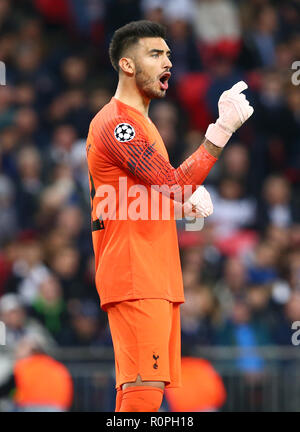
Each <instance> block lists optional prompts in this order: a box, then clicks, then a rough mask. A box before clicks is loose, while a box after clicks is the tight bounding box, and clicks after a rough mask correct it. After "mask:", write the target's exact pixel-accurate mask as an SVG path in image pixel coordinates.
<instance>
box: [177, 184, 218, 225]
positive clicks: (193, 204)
mask: <svg viewBox="0 0 300 432" xmlns="http://www.w3.org/2000/svg"><path fill="white" fill-rule="evenodd" d="M183 208H184V215H185V216H193V217H196V218H200V217H207V216H210V215H211V214H212V212H213V209H214V208H213V203H212V201H211V198H210V194H209V192H208V191H207V190H206V189H205V187H204V186H199V187H198V189H196V191H195V192H194V193H193V195H192V196H191V197H190V198H189V199H188V201H187V202H186V203H184V205H183Z"/></svg>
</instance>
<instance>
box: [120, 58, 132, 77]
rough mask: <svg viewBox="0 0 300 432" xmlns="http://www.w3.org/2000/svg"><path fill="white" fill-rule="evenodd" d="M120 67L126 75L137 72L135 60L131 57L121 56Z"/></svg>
mask: <svg viewBox="0 0 300 432" xmlns="http://www.w3.org/2000/svg"><path fill="white" fill-rule="evenodd" d="M119 67H120V69H121V70H122V71H123V72H124V73H125V74H126V75H130V76H132V75H133V74H134V72H135V66H134V62H133V60H132V59H131V58H129V57H122V58H120V60H119Z"/></svg>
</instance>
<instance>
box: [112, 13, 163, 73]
mask: <svg viewBox="0 0 300 432" xmlns="http://www.w3.org/2000/svg"><path fill="white" fill-rule="evenodd" d="M146 37H160V38H163V39H166V29H165V28H164V27H163V26H162V25H160V24H158V23H156V22H153V21H147V20H140V21H132V22H130V23H128V24H126V25H124V26H123V27H120V28H119V29H118V30H116V31H115V33H114V35H113V37H112V40H111V42H110V44H109V58H110V61H111V64H112V65H113V68H114V69H115V70H116V71H119V60H120V58H121V57H122V55H123V53H124V51H125V50H126V49H127V48H128V47H129V46H131V45H134V44H135V43H137V42H138V41H139V39H141V38H146Z"/></svg>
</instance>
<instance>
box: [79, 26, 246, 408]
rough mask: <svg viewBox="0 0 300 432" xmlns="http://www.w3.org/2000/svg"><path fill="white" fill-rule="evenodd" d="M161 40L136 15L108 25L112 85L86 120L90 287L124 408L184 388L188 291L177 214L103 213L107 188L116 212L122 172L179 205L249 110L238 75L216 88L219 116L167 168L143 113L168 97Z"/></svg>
mask: <svg viewBox="0 0 300 432" xmlns="http://www.w3.org/2000/svg"><path fill="white" fill-rule="evenodd" d="M165 38H166V35H165V30H164V28H163V27H162V26H160V25H159V24H157V23H154V22H150V21H137V22H132V23H129V24H127V25H126V26H124V27H121V28H120V29H118V30H117V31H116V32H115V33H114V35H113V38H112V40H111V43H110V48H109V54H110V59H111V62H112V65H113V67H114V69H115V70H116V71H117V72H118V76H119V81H118V86H117V89H116V93H115V95H114V97H113V98H112V99H111V101H110V102H109V103H108V104H107V105H106V106H104V107H103V108H102V109H101V111H99V113H98V114H97V115H96V116H95V117H94V119H93V120H92V122H91V125H90V129H89V134H88V138H87V159H88V167H89V176H90V190H91V207H92V238H93V247H94V253H95V265H96V286H97V290H98V293H99V296H100V301H101V307H102V308H103V309H104V310H105V311H107V313H108V320H109V325H110V330H111V335H112V340H113V346H114V354H115V370H116V389H117V395H116V411H123V412H126V411H127V412H130V411H136V412H137V411H153V412H155V411H158V410H159V408H160V405H161V402H162V398H163V393H164V389H165V388H167V387H178V386H180V375H181V372H180V361H181V358H180V312H179V307H180V304H181V303H183V302H184V294H183V285H182V275H181V266H180V259H179V249H178V242H177V232H176V223H175V220H174V218H173V219H172V218H169V219H168V220H164V219H163V218H159V219H158V220H153V219H151V218H148V219H147V220H133V219H132V218H130V217H128V218H125V219H122V220H120V219H121V218H119V219H116V218H105V219H104V218H103V211H104V206H103V205H102V204H103V201H105V199H104V200H103V198H104V196H103V195H105V194H103V190H106V191H109V192H111V191H112V190H113V191H114V201H115V204H116V213H118V212H120V209H121V207H124V196H123V195H124V194H122V193H120V183H119V179H120V178H122V179H124V178H125V179H126V187H127V192H128V191H132V190H134V188H136V189H135V190H137V191H138V190H140V189H141V185H143V188H146V191H148V192H149V194H148V197H149V202H148V204H149V208H150V206H151V202H150V201H151V196H152V195H151V187H152V186H153V185H156V186H158V187H160V190H161V191H164V188H166V189H167V188H170V187H171V188H172V191H173V198H174V200H175V201H174V202H176V201H178V202H179V205H181V204H180V199H181V197H182V188H183V187H184V186H186V185H190V186H191V187H192V188H193V189H192V191H193V190H195V188H196V187H197V186H198V185H201V184H202V183H203V181H204V180H205V178H206V176H207V174H208V173H209V171H210V170H211V168H212V167H213V165H214V164H215V162H216V161H217V159H218V157H219V155H220V153H221V151H222V149H223V147H224V146H225V145H226V143H227V142H228V140H229V139H230V137H231V135H232V134H233V133H234V132H235V131H236V130H237V129H238V128H239V127H240V126H242V124H243V123H244V122H245V121H246V120H247V119H248V118H249V117H250V116H251V115H252V113H253V108H252V107H251V106H250V105H249V102H248V101H247V99H246V97H245V95H244V94H243V93H242V92H243V90H245V89H246V88H247V85H246V84H245V83H244V82H243V81H241V82H239V83H237V84H235V85H234V86H233V87H232V88H231V89H230V90H228V91H226V92H224V93H223V94H222V95H221V97H220V100H219V118H218V119H217V121H216V122H215V123H214V124H211V125H210V126H209V127H208V129H207V131H206V134H205V140H204V141H203V143H202V144H201V145H200V146H199V148H198V149H197V150H196V151H195V152H194V153H193V154H192V155H191V156H190V157H189V158H188V159H186V160H185V161H184V162H183V163H182V164H181V165H180V166H179V167H178V168H177V169H175V168H173V167H172V166H171V164H170V163H169V159H168V154H167V151H166V148H165V146H164V143H163V141H162V138H161V136H160V135H159V132H158V130H157V129H156V127H155V125H154V124H153V123H152V121H151V119H150V118H149V116H148V109H149V104H150V101H151V100H152V99H160V98H163V97H165V95H166V92H167V89H168V80H169V78H170V76H171V72H170V70H171V67H172V63H171V59H170V50H169V47H168V45H167V43H166V41H165ZM103 188H104V189H103ZM192 191H191V193H190V196H188V197H187V198H188V199H187V200H186V202H184V203H183V207H182V209H183V212H184V214H185V215H188V216H190V215H196V216H197V217H199V216H202V217H203V216H204V217H205V216H208V215H209V214H210V213H211V212H212V203H211V200H210V197H209V194H208V192H207V191H206V190H205V189H204V187H203V186H202V187H200V188H198V189H197V190H196V192H194V193H193V194H192ZM157 193H158V192H157ZM159 195H160V196H163V194H159ZM128 196H129V198H128V202H127V201H126V203H125V205H127V206H128V210H129V209H130V206H131V205H132V195H130V193H129V194H128ZM105 202H106V203H107V200H106V201H105ZM172 202H173V201H172Z"/></svg>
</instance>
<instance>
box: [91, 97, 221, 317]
mask: <svg viewBox="0 0 300 432" xmlns="http://www.w3.org/2000/svg"><path fill="white" fill-rule="evenodd" d="M86 148H87V160H88V169H89V178H90V190H91V207H92V238H93V247H94V253H95V265H96V286H97V290H98V293H99V296H100V300H101V306H102V308H103V309H105V306H106V305H107V304H109V303H112V302H119V301H124V300H134V299H142V298H159V299H165V300H169V301H172V302H183V301H184V295H183V285H182V275H181V266H180V258H179V249H178V241H177V231H176V222H175V220H174V217H172V204H173V201H172V200H170V199H169V197H168V196H165V195H163V194H162V193H159V192H157V191H153V190H152V188H151V185H158V186H160V185H169V186H174V187H175V189H176V187H180V186H182V184H190V183H191V178H190V177H189V169H190V167H191V166H192V165H193V163H194V160H190V161H189V160H187V161H188V162H187V165H186V166H185V165H182V166H181V167H179V168H178V169H177V170H175V169H174V168H173V167H172V166H171V165H170V163H169V158H168V154H167V151H166V148H165V146H164V143H163V141H162V138H161V136H160V134H159V132H158V131H157V129H156V127H155V126H154V124H153V123H152V122H151V120H150V119H149V118H147V117H145V116H144V115H143V114H142V113H141V112H139V111H138V110H136V109H135V108H133V107H131V106H129V105H126V104H124V103H123V102H120V101H119V100H118V99H116V98H114V97H113V98H112V99H111V101H110V102H109V103H108V104H107V105H105V106H104V107H103V109H102V110H101V111H99V112H98V114H97V115H96V116H95V117H94V119H93V120H92V122H91V124H90V129H89V134H88V138H87V144H86ZM197 160H199V161H200V162H199V163H200V164H201V166H202V167H205V169H203V173H202V174H201V173H200V174H201V175H200V174H198V177H197V182H198V181H199V184H201V183H202V181H203V179H204V178H205V177H206V175H207V173H208V171H209V170H210V168H211V166H212V165H213V164H214V162H215V161H216V159H215V158H213V157H212V156H211V155H209V154H208V153H207V152H206V151H205V150H204V149H202V150H200V152H199V153H198V154H197ZM195 164H196V162H195ZM195 168H196V165H195ZM200 171H201V170H200ZM200 171H199V169H198V168H197V172H198V173H199V172H200ZM193 181H196V180H195V179H194V180H193ZM137 198H140V200H139V201H138V200H137ZM157 201H159V202H160V206H159V210H158V215H157V213H156V210H155V212H154V213H155V214H156V216H155V217H153V216H152V213H151V211H150V209H152V206H153V203H154V204H156V207H157ZM164 203H169V208H170V212H171V213H170V214H171V217H167V218H166V217H165V216H163V213H162V208H163V204H164ZM141 207H143V212H140V213H139V211H140V210H141ZM130 212H131V213H130ZM129 213H130V214H129ZM137 213H138V215H140V219H139V217H138V216H136V214H137ZM104 214H105V217H104Z"/></svg>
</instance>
